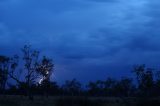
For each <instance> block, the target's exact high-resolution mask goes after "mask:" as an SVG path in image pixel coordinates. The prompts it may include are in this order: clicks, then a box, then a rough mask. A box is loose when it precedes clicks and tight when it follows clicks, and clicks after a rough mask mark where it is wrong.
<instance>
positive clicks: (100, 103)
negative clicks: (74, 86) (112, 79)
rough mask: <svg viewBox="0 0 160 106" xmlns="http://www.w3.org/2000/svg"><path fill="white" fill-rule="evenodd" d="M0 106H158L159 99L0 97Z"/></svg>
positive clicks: (159, 103) (159, 105)
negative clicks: (31, 98) (31, 99)
mask: <svg viewBox="0 0 160 106" xmlns="http://www.w3.org/2000/svg"><path fill="white" fill-rule="evenodd" d="M0 106H160V98H156V99H155V98H152V99H151V98H150V99H147V98H112V97H110V98H104V97H48V98H46V97H43V96H36V97H34V100H33V101H30V100H28V98H27V97H25V96H0Z"/></svg>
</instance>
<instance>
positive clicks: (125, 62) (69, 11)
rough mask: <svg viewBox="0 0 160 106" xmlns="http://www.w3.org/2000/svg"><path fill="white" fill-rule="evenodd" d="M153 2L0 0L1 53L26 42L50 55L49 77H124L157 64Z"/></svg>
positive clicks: (158, 46) (16, 50)
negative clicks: (51, 72) (140, 67)
mask: <svg viewBox="0 0 160 106" xmlns="http://www.w3.org/2000/svg"><path fill="white" fill-rule="evenodd" d="M159 5H160V2H159V1H158V0H153V1H150V0H128V1H126V0H0V40H1V42H0V50H1V54H15V53H19V50H20V48H21V47H23V45H25V44H31V45H32V46H33V47H34V48H36V49H38V50H40V51H41V52H42V54H44V55H49V56H50V57H52V58H53V60H54V61H55V65H56V68H55V69H56V70H55V76H53V79H54V80H57V81H63V80H66V79H72V78H77V79H79V80H81V81H89V80H93V79H95V78H96V79H104V78H106V77H108V76H111V77H118V75H121V76H123V75H128V74H129V73H130V70H131V68H132V66H133V65H134V64H148V65H150V66H158V65H159V63H160V60H159V57H160V43H159V41H160V36H159V30H160V29H159V28H160V24H159V23H160V20H159V19H160V14H159V13H160V7H159Z"/></svg>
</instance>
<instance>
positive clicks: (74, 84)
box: [62, 79, 81, 96]
mask: <svg viewBox="0 0 160 106" xmlns="http://www.w3.org/2000/svg"><path fill="white" fill-rule="evenodd" d="M62 89H63V90H64V92H66V93H67V94H70V95H71V96H74V95H75V94H79V93H80V91H81V84H80V82H78V81H77V80H76V79H73V80H71V81H69V80H67V81H66V82H65V84H64V85H63V86H62Z"/></svg>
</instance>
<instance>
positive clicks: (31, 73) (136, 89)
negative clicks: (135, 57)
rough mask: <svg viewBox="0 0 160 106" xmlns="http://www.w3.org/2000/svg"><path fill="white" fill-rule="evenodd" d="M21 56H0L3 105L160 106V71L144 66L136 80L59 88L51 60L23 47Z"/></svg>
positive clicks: (75, 83)
mask: <svg viewBox="0 0 160 106" xmlns="http://www.w3.org/2000/svg"><path fill="white" fill-rule="evenodd" d="M22 53H23V57H22V58H20V56H18V55H15V56H13V57H7V56H0V95H1V96H0V105H1V106H9V105H11V104H12V106H14V105H15V106H22V104H26V106H27V105H30V106H32V105H39V106H41V105H46V106H54V105H56V106H106V105H109V106H110V105H113V106H119V105H126V106H128V105H130V106H132V105H133V106H150V105H151V104H154V105H155V106H156V104H159V105H160V100H159V99H158V97H159V96H160V71H156V70H153V69H152V68H147V67H146V66H145V65H135V66H134V67H133V70H132V72H133V74H134V75H135V79H132V78H128V77H123V78H121V79H120V80H116V79H113V78H107V79H106V80H104V81H102V80H97V81H95V82H89V83H88V84H87V85H82V84H81V83H80V82H79V81H77V80H76V79H73V80H71V81H69V80H67V81H66V82H65V83H64V84H63V85H62V86H60V85H58V84H57V83H56V82H53V81H52V80H50V77H51V75H52V73H53V71H54V69H53V68H54V63H53V61H52V60H51V59H49V58H47V57H46V56H43V57H39V51H36V50H32V49H31V46H24V48H23V49H22ZM9 95H10V96H9ZM11 95H13V96H11ZM16 95H17V96H16ZM51 96H52V97H51ZM53 96H54V97H53ZM26 97H28V98H29V100H30V101H28V100H27V99H26ZM20 98H21V99H20ZM155 98H156V99H155ZM16 101H18V102H16ZM22 101H23V102H22ZM31 101H32V102H31ZM38 101H39V102H38ZM46 101H48V102H46ZM113 101H114V102H113ZM24 102H27V103H24ZM23 106H25V105H23Z"/></svg>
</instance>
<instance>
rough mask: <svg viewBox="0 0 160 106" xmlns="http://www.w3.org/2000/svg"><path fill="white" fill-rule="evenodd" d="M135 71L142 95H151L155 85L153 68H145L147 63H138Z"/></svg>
mask: <svg viewBox="0 0 160 106" xmlns="http://www.w3.org/2000/svg"><path fill="white" fill-rule="evenodd" d="M133 72H134V73H135V74H136V77H137V81H138V88H139V90H140V93H141V95H143V96H150V95H151V91H152V89H153V87H154V80H153V79H154V78H153V77H154V76H153V69H151V68H145V65H137V66H135V67H134V71H133Z"/></svg>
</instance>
